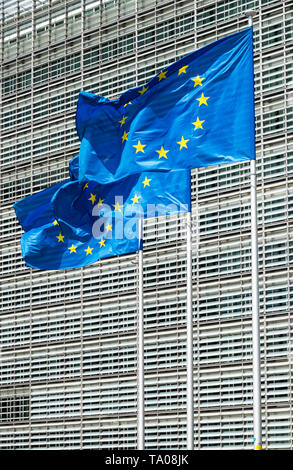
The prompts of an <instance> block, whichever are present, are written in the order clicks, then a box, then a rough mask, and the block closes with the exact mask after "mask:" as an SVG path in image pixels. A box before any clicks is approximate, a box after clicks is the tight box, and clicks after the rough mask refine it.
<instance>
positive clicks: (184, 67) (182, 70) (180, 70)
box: [178, 65, 189, 75]
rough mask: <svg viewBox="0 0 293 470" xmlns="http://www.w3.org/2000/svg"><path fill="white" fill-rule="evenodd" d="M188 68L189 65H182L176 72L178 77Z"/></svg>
mask: <svg viewBox="0 0 293 470" xmlns="http://www.w3.org/2000/svg"><path fill="white" fill-rule="evenodd" d="M188 67H189V65H183V67H181V69H179V70H178V75H181V74H182V73H186V69H187V68H188Z"/></svg>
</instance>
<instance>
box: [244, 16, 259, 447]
mask: <svg viewBox="0 0 293 470" xmlns="http://www.w3.org/2000/svg"><path fill="white" fill-rule="evenodd" d="M245 14H246V16H247V17H248V24H249V26H252V23H253V20H252V19H253V17H254V16H255V15H256V12H255V11H253V10H249V11H247V12H246V13H245ZM250 170H251V175H250V195H251V283H252V288H251V292H252V354H253V357H252V361H253V427H254V449H255V450H261V449H262V422H261V371H260V327H259V276H258V234H257V193H256V189H257V183H256V161H255V160H251V161H250Z"/></svg>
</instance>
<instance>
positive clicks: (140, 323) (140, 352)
mask: <svg viewBox="0 0 293 470" xmlns="http://www.w3.org/2000/svg"><path fill="white" fill-rule="evenodd" d="M142 241H143V218H140V219H139V222H138V242H139V251H138V318H137V328H138V342H137V448H138V450H143V449H144V315H143V251H142Z"/></svg>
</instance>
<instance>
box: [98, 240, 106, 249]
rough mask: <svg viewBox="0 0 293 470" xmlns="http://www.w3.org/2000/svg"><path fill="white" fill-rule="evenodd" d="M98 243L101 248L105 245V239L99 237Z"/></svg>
mask: <svg viewBox="0 0 293 470" xmlns="http://www.w3.org/2000/svg"><path fill="white" fill-rule="evenodd" d="M99 244H100V248H102V246H105V240H103V239H101V240H100V241H99Z"/></svg>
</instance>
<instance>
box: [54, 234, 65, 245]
mask: <svg viewBox="0 0 293 470" xmlns="http://www.w3.org/2000/svg"><path fill="white" fill-rule="evenodd" d="M56 238H58V243H59V242H62V243H64V240H63V238H64V235H62V234H61V233H59V235H58V236H57V237H56Z"/></svg>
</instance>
